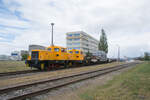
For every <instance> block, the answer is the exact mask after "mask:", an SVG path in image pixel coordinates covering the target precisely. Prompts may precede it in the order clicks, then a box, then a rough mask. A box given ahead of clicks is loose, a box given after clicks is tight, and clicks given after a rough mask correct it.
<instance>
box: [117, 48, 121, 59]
mask: <svg viewBox="0 0 150 100" xmlns="http://www.w3.org/2000/svg"><path fill="white" fill-rule="evenodd" d="M117 47H118V62H119V61H120V46H119V45H117Z"/></svg>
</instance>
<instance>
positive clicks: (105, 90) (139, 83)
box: [78, 62, 150, 100]
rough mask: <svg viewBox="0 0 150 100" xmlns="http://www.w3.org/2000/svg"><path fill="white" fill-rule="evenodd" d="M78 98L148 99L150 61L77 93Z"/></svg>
mask: <svg viewBox="0 0 150 100" xmlns="http://www.w3.org/2000/svg"><path fill="white" fill-rule="evenodd" d="M78 96H79V97H80V100H150V62H149V63H148V62H146V63H144V64H140V65H138V66H137V67H135V68H133V69H131V70H129V71H127V72H124V73H122V74H121V75H118V76H116V77H115V78H114V79H113V80H111V81H109V82H108V83H107V84H105V85H103V86H97V87H95V88H92V89H91V88H89V89H87V90H86V91H84V92H82V93H79V94H78Z"/></svg>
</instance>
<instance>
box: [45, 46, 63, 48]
mask: <svg viewBox="0 0 150 100" xmlns="http://www.w3.org/2000/svg"><path fill="white" fill-rule="evenodd" d="M47 48H65V47H62V46H49V47H47Z"/></svg>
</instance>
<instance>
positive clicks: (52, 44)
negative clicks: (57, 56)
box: [51, 23, 54, 46]
mask: <svg viewBox="0 0 150 100" xmlns="http://www.w3.org/2000/svg"><path fill="white" fill-rule="evenodd" d="M51 25H52V42H51V46H54V43H53V26H54V23H51Z"/></svg>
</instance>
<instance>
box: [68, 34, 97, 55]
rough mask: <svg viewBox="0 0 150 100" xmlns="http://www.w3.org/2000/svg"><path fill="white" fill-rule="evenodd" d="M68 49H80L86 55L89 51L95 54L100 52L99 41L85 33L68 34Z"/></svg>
mask: <svg viewBox="0 0 150 100" xmlns="http://www.w3.org/2000/svg"><path fill="white" fill-rule="evenodd" d="M66 35H67V38H66V39H67V49H68V50H71V49H79V50H82V51H83V53H84V54H86V53H87V52H88V51H89V52H90V53H95V52H96V51H98V43H99V41H98V40H96V39H95V38H93V37H92V36H90V35H88V34H87V33H85V32H83V31H76V32H68V33H67V34H66Z"/></svg>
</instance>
